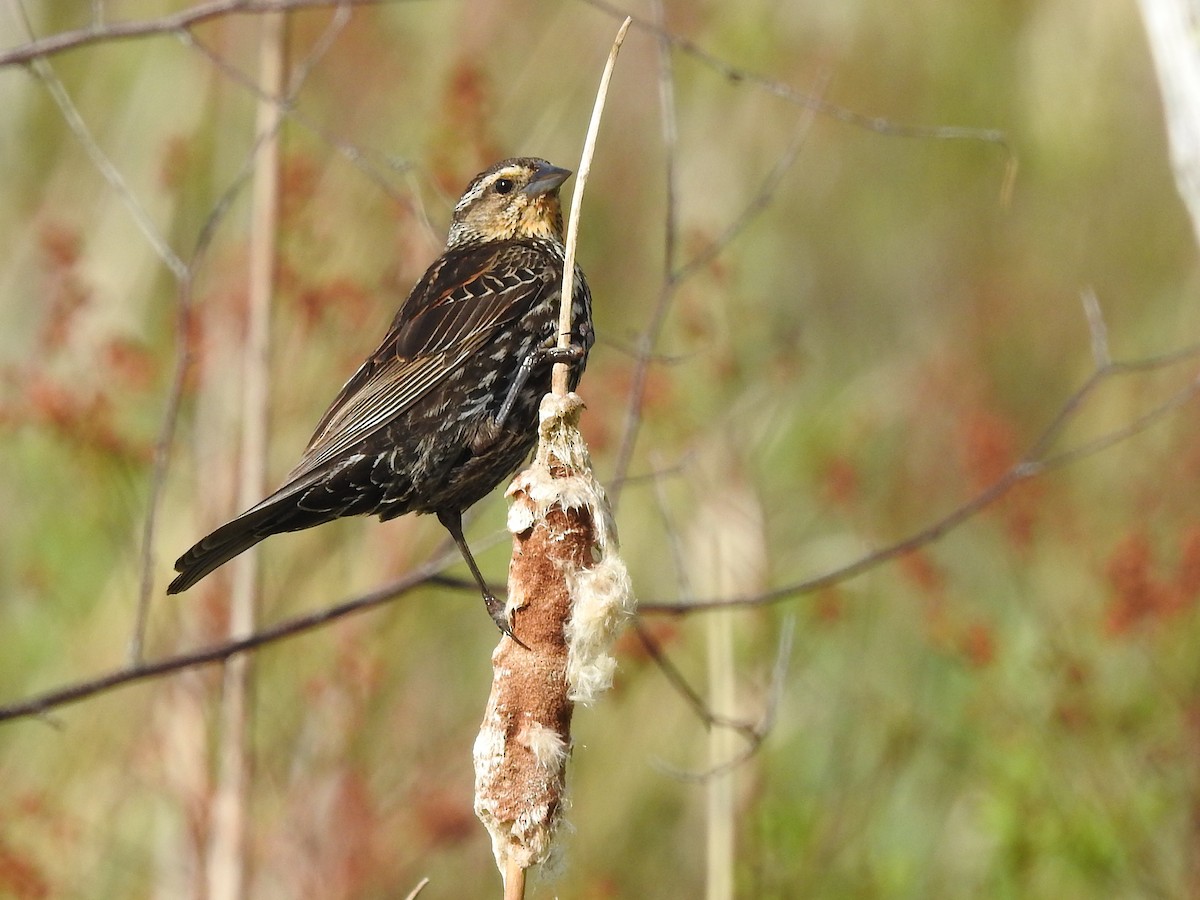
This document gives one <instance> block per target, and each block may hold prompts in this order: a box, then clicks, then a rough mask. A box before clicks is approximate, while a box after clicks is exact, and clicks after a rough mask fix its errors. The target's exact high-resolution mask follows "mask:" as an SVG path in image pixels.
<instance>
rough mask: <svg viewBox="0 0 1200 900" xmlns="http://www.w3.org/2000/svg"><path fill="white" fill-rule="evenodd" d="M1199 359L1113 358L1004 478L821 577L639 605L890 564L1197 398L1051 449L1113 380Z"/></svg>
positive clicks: (1197, 354)
mask: <svg viewBox="0 0 1200 900" xmlns="http://www.w3.org/2000/svg"><path fill="white" fill-rule="evenodd" d="M1197 358H1200V345H1194V346H1190V347H1185V348H1183V349H1180V350H1177V351H1175V352H1172V353H1167V354H1163V355H1161V356H1156V357H1148V358H1146V359H1141V360H1132V361H1129V362H1113V363H1110V364H1109V365H1107V366H1105V367H1103V368H1101V369H1097V370H1096V371H1095V372H1093V373H1092V375H1091V376H1090V377H1089V378H1088V379H1087V380H1086V381H1085V382H1084V383H1083V385H1081V386H1080V387H1079V388H1078V389H1077V390H1076V391H1075V392H1074V393H1073V394H1071V395H1070V396H1069V397H1068V398H1067V399H1066V400H1065V401H1064V402H1063V404H1062V406H1060V407H1059V410H1058V412H1057V413H1056V414H1055V416H1054V418H1053V419H1052V420H1051V422H1050V424H1049V425H1048V426H1047V427H1046V428H1045V429H1044V430H1043V431H1042V433H1041V435H1040V436H1039V437H1038V438H1037V440H1035V441H1034V443H1033V446H1032V447H1031V448H1030V450H1029V451H1028V452H1027V453H1026V454H1025V455H1024V456H1023V457H1022V458H1021V459H1020V460H1019V461H1018V462H1016V463H1014V464H1013V465H1012V466H1011V467H1010V468H1009V469H1008V470H1007V471H1006V472H1005V473H1004V474H1003V475H1001V476H1000V478H998V479H997V480H996V481H994V482H993V483H992V484H990V485H988V486H987V487H986V488H984V489H983V490H981V491H980V492H979V493H977V494H976V495H975V496H974V497H972V498H970V499H969V500H968V501H966V502H965V503H964V504H962V505H961V506H958V507H956V508H955V509H954V510H952V511H951V512H949V513H947V514H946V515H945V516H943V517H941V518H940V519H937V520H935V521H934V522H932V523H931V524H929V525H927V526H925V527H924V528H922V529H920V530H918V531H916V532H914V533H913V534H911V535H909V536H908V537H906V538H903V539H901V540H899V541H896V542H894V543H892V544H888V545H887V546H885V547H882V548H880V549H878V550H875V551H873V552H871V553H868V554H866V555H865V556H862V557H860V558H858V559H856V560H854V561H852V562H849V563H847V564H845V565H843V566H838V567H837V568H835V569H832V570H830V571H828V572H826V573H824V574H822V575H818V576H815V577H813V578H807V579H804V580H802V581H798V582H794V583H792V584H788V585H784V586H781V587H777V588H772V589H770V590H767V591H762V592H760V593H758V594H753V595H747V596H742V597H714V598H711V599H703V600H694V601H691V602H688V603H680V602H676V601H653V600H648V601H647V600H643V601H641V602H640V603H639V604H638V609H639V611H641V612H643V613H684V612H687V613H691V612H700V611H703V610H709V609H724V608H728V607H753V606H766V605H769V604H772V603H778V602H780V601H782V600H789V599H792V598H794V597H798V596H801V595H803V594H811V593H814V592H816V591H819V590H822V589H824V588H827V587H830V586H832V585H834V584H839V583H840V582H843V581H846V580H849V579H850V578H854V577H855V576H857V575H861V574H862V573H864V572H867V571H869V570H871V569H873V568H875V567H876V566H879V565H881V564H883V563H885V562H888V561H890V560H893V559H896V558H897V557H900V556H903V555H905V554H906V553H911V552H912V551H913V550H916V549H917V548H919V547H922V546H924V545H926V544H930V543H933V542H934V541H937V540H939V539H940V538H942V537H944V536H945V535H946V534H948V533H949V532H951V531H953V530H954V528H956V527H957V526H958V525H961V524H962V523H963V522H965V521H967V520H968V519H970V518H972V517H973V516H975V515H976V514H978V513H979V512H981V511H983V510H984V509H986V508H987V507H988V506H990V505H991V504H993V503H995V502H996V501H997V500H999V499H1000V498H1001V497H1003V496H1004V495H1005V494H1007V493H1008V492H1009V491H1010V490H1012V489H1013V488H1014V487H1016V486H1017V485H1018V484H1020V483H1021V482H1023V481H1028V480H1029V479H1031V478H1034V477H1037V476H1038V475H1042V474H1044V473H1046V472H1049V471H1051V470H1053V469H1060V468H1063V467H1065V466H1067V465H1070V464H1071V463H1074V462H1077V461H1078V460H1080V459H1083V458H1085V457H1087V456H1092V455H1094V454H1096V453H1098V452H1100V451H1101V450H1105V449H1108V448H1109V447H1112V446H1113V445H1115V444H1117V443H1120V442H1121V441H1124V440H1127V439H1129V438H1131V437H1133V436H1135V435H1137V434H1140V433H1142V432H1143V431H1145V430H1146V429H1147V428H1149V427H1150V426H1151V425H1153V424H1154V423H1155V422H1158V421H1159V420H1160V419H1162V418H1163V417H1165V416H1166V415H1168V414H1169V413H1171V412H1172V411H1174V410H1176V409H1178V408H1180V407H1181V406H1183V405H1184V404H1186V403H1188V402H1191V401H1192V400H1194V399H1196V397H1197V396H1200V377H1194V378H1192V379H1190V380H1189V381H1188V382H1187V384H1186V385H1185V386H1184V387H1182V388H1180V389H1179V390H1178V391H1176V392H1175V393H1173V394H1171V395H1170V396H1169V397H1167V398H1166V399H1165V400H1163V401H1162V402H1161V403H1159V404H1158V405H1156V406H1154V407H1153V408H1151V409H1150V410H1148V411H1147V412H1146V413H1144V414H1142V415H1141V416H1139V417H1138V418H1136V419H1135V420H1134V421H1133V422H1130V423H1127V424H1126V425H1124V426H1122V427H1120V428H1116V429H1113V430H1112V431H1110V432H1108V433H1106V434H1103V435H1101V436H1100V437H1097V438H1094V439H1092V440H1089V441H1086V442H1084V443H1082V444H1080V445H1078V446H1076V447H1070V448H1068V449H1066V450H1062V451H1060V452H1058V453H1054V454H1051V453H1050V452H1049V451H1050V448H1051V447H1052V446H1053V445H1054V444H1055V442H1056V441H1057V440H1058V439H1059V438H1060V437H1061V436H1062V433H1063V432H1064V431H1065V429H1066V427H1067V425H1068V424H1069V423H1070V422H1072V421H1074V420H1075V418H1076V417H1077V416H1078V414H1079V412H1080V410H1082V409H1083V407H1084V406H1085V405H1086V403H1087V400H1088V399H1089V398H1090V397H1091V396H1092V395H1093V394H1094V393H1095V392H1096V391H1097V390H1098V389H1099V388H1100V386H1101V385H1102V384H1104V383H1106V382H1107V381H1108V380H1110V379H1112V378H1116V377H1120V376H1124V375H1131V374H1135V373H1140V372H1147V371H1153V370H1157V369H1163V368H1166V367H1168V366H1173V365H1175V364H1177V363H1181V362H1185V361H1191V360H1194V359H1197Z"/></svg>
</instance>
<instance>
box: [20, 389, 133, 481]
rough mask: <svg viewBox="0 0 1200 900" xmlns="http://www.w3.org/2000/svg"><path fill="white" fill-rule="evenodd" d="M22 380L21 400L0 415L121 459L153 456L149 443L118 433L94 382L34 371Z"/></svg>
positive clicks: (109, 407) (106, 400)
mask: <svg viewBox="0 0 1200 900" xmlns="http://www.w3.org/2000/svg"><path fill="white" fill-rule="evenodd" d="M13 377H16V376H15V375H13V374H12V373H10V378H13ZM22 382H23V384H22V388H23V391H24V397H23V398H22V402H21V403H20V404H19V405H17V406H16V407H9V408H7V409H4V410H2V411H0V418H4V419H6V420H9V421H15V422H20V423H23V424H26V425H34V426H40V427H43V428H46V429H48V430H49V431H51V432H54V433H55V434H56V435H57V436H59V437H61V438H62V439H63V440H64V441H67V442H69V443H72V444H75V445H77V446H83V447H86V448H87V449H90V450H97V451H99V452H101V453H105V454H108V455H111V456H114V457H119V458H123V459H125V460H130V461H135V462H148V461H149V460H150V459H151V457H152V456H153V448H152V447H151V446H150V445H148V444H140V443H138V442H136V441H132V440H130V439H128V438H126V437H125V436H124V435H122V434H121V433H120V431H119V430H118V429H117V427H116V425H115V424H114V422H113V404H112V402H111V401H110V399H109V398H108V397H107V396H106V395H104V394H101V393H99V392H98V391H97V389H96V385H87V386H84V385H63V384H60V383H58V382H56V381H53V380H51V379H50V378H48V377H45V376H41V375H36V374H35V375H31V376H28V377H26V378H24V379H22Z"/></svg>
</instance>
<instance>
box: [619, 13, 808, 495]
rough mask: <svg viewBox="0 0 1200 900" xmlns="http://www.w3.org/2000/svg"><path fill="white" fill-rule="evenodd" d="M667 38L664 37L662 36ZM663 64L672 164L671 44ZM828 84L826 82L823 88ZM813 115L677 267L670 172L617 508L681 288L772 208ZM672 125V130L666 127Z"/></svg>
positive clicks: (622, 446) (623, 444)
mask: <svg viewBox="0 0 1200 900" xmlns="http://www.w3.org/2000/svg"><path fill="white" fill-rule="evenodd" d="M663 33H665V32H663ZM659 53H660V59H661V60H662V62H660V65H659V80H660V88H659V96H660V98H661V102H662V103H663V104H664V107H663V110H662V117H663V120H664V124H663V139H664V141H666V142H667V145H666V150H667V156H668V159H669V158H670V157H671V156H673V155H674V153H675V149H676V148H675V126H674V124H673V122H674V118H675V108H674V91H673V90H672V89H670V88H669V87H666V86H661V82H663V81H665V80H668V79H670V77H671V69H670V62H669V55H668V54H667V42H666V41H665V39H661V38H660V44H659ZM824 81H825V79H822V85H823V84H824ZM813 118H814V113H813V111H812V110H811V109H806V110H805V111H804V113H803V114H802V115H801V116H800V120H799V122H797V125H796V130H795V132H794V133H793V136H792V140H791V141H790V142H789V143H788V145H787V147H785V148H784V151H783V153H782V154H781V155H780V157H779V158H778V159H777V160H776V161H775V165H773V166H772V167H771V171H770V172H768V173H767V175H766V177H765V178H764V179H763V181H762V184H761V185H760V186H759V189H758V191H756V192H755V194H754V196H753V197H751V198H750V200H749V202H748V203H747V204H746V205H745V206H744V207H743V208H742V210H741V212H739V213H738V215H737V217H736V218H735V219H734V220H733V221H732V222H731V223H730V224H729V225H728V226H727V227H726V229H725V230H724V231H723V232H722V233H721V235H720V236H719V237H718V238H717V239H716V240H715V241H713V242H712V244H710V245H709V246H708V247H707V248H706V249H705V250H703V251H701V252H700V253H698V254H697V255H696V256H694V257H693V258H692V259H690V260H688V261H687V262H685V263H683V264H682V265H679V266H676V265H675V264H674V263H673V262H672V259H673V258H674V256H675V255H676V250H675V248H676V246H677V243H678V235H677V230H678V225H677V222H676V214H675V212H673V210H672V206H673V205H674V204H675V202H676V201H675V200H674V199H673V198H674V195H675V191H676V188H675V185H674V178H675V176H674V169H673V167H671V166H668V168H667V173H666V177H667V214H666V229H665V231H666V233H665V236H664V241H665V248H666V252H665V254H664V255H665V257H666V270H665V272H664V275H663V280H662V284H661V286H660V288H659V292H658V297H657V299H656V300H655V303H654V308H653V310H652V311H651V313H650V318H649V320H648V321H647V322H646V325H645V326H644V327H643V329H642V332H641V335H640V336H639V337H638V342H637V347H636V352H637V362H636V363H635V364H634V368H633V376H632V379H631V383H630V388H629V401H628V403H627V404H626V407H625V424H624V426H623V427H622V429H621V441H620V443H619V445H618V447H617V454H616V462H615V464H614V467H613V478H612V484H613V506H614V507H615V506H616V505H617V504H618V503H619V502H620V495H621V488H622V486H623V485H624V483H625V482H626V480H627V475H628V472H629V467H630V465H631V464H632V462H633V451H634V448H635V446H636V444H637V437H638V433H639V431H640V430H641V422H642V406H643V404H644V402H645V394H646V383H647V378H648V376H649V369H650V363H651V362H652V361H653V359H654V351H655V348H656V346H657V344H658V340H659V338H660V336H661V335H662V330H663V326H664V324H665V323H666V318H667V314H668V312H669V311H670V308H671V305H672V304H673V302H674V300H675V296H676V294H677V293H678V291H679V288H680V287H682V285H683V283H684V282H685V281H687V280H688V279H689V278H691V277H692V276H693V275H695V274H696V273H697V272H699V271H700V270H702V269H703V268H704V267H705V266H707V265H708V264H709V263H711V262H712V261H713V260H714V259H716V258H717V257H718V256H720V254H721V253H723V252H724V251H725V249H726V248H728V247H729V245H730V244H732V243H733V242H734V241H735V240H737V239H738V237H740V236H741V235H742V233H743V232H744V231H745V230H746V228H747V227H748V226H749V225H750V223H751V222H752V221H753V220H754V219H755V218H756V217H757V216H758V215H760V214H761V213H762V212H763V211H764V210H766V209H767V207H768V206H770V204H771V200H772V198H773V197H774V196H775V193H776V190H777V189H778V187H779V184H780V182H781V181H782V180H783V177H784V175H786V174H787V172H788V170H789V169H790V168H791V167H792V165H793V164H794V163H795V161H796V158H797V157H798V156H799V154H800V151H801V149H802V148H803V147H804V142H805V140H806V139H807V137H808V134H809V131H810V130H811V129H812V124H813ZM668 121H670V122H671V123H672V124H667V123H668Z"/></svg>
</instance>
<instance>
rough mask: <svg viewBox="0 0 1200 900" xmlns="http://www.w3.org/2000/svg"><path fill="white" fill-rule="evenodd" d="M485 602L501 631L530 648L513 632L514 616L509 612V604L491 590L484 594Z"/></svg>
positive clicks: (518, 643)
mask: <svg viewBox="0 0 1200 900" xmlns="http://www.w3.org/2000/svg"><path fill="white" fill-rule="evenodd" d="M483 603H484V605H485V606H486V607H487V611H488V615H489V616H491V617H492V621H493V622H495V623H496V627H497V628H499V629H500V633H501V634H503V635H504V636H505V637H507V638H508V639H509V640H511V641H512V642H513V643H514V644H517V645H518V646H520V647H524V648H525V649H526V650H528V649H529V648H528V647H526V646H525V643H524V642H523V641H522V640H521V639H520V638H519V637H517V636H516V635H515V634H514V633H513V627H512V617H511V616H510V615H509V614H508V608H507V604H506V603H505V602H504V601H503V600H501V599H499V598H498V597H496V595H495V594H493V593H492V592H491V591H488V592H487V593H486V594H484V595H483Z"/></svg>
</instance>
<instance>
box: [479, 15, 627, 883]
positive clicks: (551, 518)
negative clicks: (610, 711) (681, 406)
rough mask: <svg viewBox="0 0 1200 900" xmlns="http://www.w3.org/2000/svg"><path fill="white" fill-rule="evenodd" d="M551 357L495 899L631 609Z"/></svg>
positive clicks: (513, 513)
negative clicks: (578, 712)
mask: <svg viewBox="0 0 1200 900" xmlns="http://www.w3.org/2000/svg"><path fill="white" fill-rule="evenodd" d="M629 24H630V20H629V19H626V20H625V22H624V24H623V25H622V26H621V28H620V30H619V31H618V32H617V37H616V39H615V41H614V42H613V47H612V50H611V51H610V53H609V57H608V62H607V64H606V66H605V70H604V75H603V76H602V78H601V81H600V88H599V90H598V91H597V96H596V105H595V109H594V110H593V113H592V121H591V124H590V126H589V128H588V135H587V138H586V140H585V141H584V151H583V158H582V159H581V160H580V164H579V171H578V175H577V178H576V182H575V193H574V197H573V199H572V204H571V219H570V222H569V224H568V227H567V246H566V265H565V266H564V277H563V286H562V293H561V295H560V296H561V297H563V298H564V299H563V302H562V304H561V322H560V326H559V346H560V347H565V346H566V341H567V340H568V339H569V337H570V334H571V330H572V329H571V319H570V310H571V305H572V304H571V303H570V302H569V299H568V298H570V297H572V296H573V293H574V287H573V286H574V269H575V265H574V259H575V245H576V242H577V240H578V233H579V211H580V205H581V201H582V198H583V191H584V188H585V186H586V184H587V175H588V172H589V171H590V169H591V157H592V154H593V152H594V148H595V144H596V134H597V132H598V129H599V125H600V116H601V113H602V111H603V108H604V99H605V96H606V93H607V89H608V83H609V79H610V78H611V76H612V69H613V65H614V63H615V62H616V57H617V52H618V51H619V50H620V47H621V42H622V41H623V40H624V38H625V33H626V32H627V31H628V29H629ZM566 385H567V368H566V365H564V364H561V363H560V364H556V365H555V369H554V378H553V391H552V393H550V394H547V395H546V396H545V398H543V400H542V405H541V409H540V410H539V424H538V449H537V454H536V456H535V458H534V462H533V464H532V465H531V466H530V467H529V468H528V469H526V470H525V471H524V472H522V473H520V474H519V475H518V476H517V477H516V478H515V479H514V480H513V483H512V485H511V486H510V487H509V490H508V496H509V497H510V498H511V500H512V504H511V506H510V507H509V512H508V528H509V531H510V532H512V535H513V554H512V561H511V563H510V565H509V572H508V604H507V605H508V612H509V613H510V616H511V621H512V623H513V632H514V634H515V636H516V640H515V641H514V640H512V639H511V638H509V637H507V636H506V637H503V638H501V640H500V644H499V646H497V647H496V650H495V652H494V653H493V654H492V673H493V675H492V691H491V695H490V697H489V698H488V705H487V710H486V712H485V713H484V717H483V724H482V725H481V726H480V730H479V737H478V738H477V739H476V741H475V752H474V757H475V814H476V815H477V816H478V817H479V819H480V821H481V822H483V825H484V827H485V828H486V829H487V830H488V833H489V835H490V836H491V839H492V852H493V854H494V855H495V858H496V867H497V868H498V869H499V870H500V874H501V877H502V878H503V879H504V897H505V900H520V898H522V897H524V896H525V876H526V872H527V871H528V869H530V868H531V867H533V866H535V865H541V864H544V863H545V862H546V861H547V860H548V859H549V858H550V857H551V854H552V852H553V850H554V846H555V845H554V836H555V832H556V829H557V826H558V823H559V821H560V819H561V816H562V811H563V807H564V804H565V789H566V764H567V757H568V755H569V754H570V750H571V716H572V714H573V712H574V708H575V704H576V703H584V704H587V703H590V702H591V701H592V700H594V699H595V698H596V697H597V696H598V695H599V694H600V693H601V692H603V691H604V690H606V689H607V688H608V687H609V686H610V685H611V684H612V676H613V672H614V670H615V669H616V661H615V660H614V659H613V658H612V656H610V655H609V648H610V647H611V645H612V641H613V640H614V639H615V637H616V635H617V633H618V631H619V630H620V628H621V626H622V624H623V623H624V622H625V620H626V619H628V617H629V616H630V615H632V612H633V599H632V591H631V589H630V584H629V575H628V573H627V572H626V570H625V565H624V563H622V562H621V560H620V558H619V557H618V556H617V552H616V551H617V540H616V529H615V527H614V525H613V522H612V513H611V510H610V507H609V505H608V500H607V498H606V497H605V496H604V490H603V488H601V487H600V485H599V483H598V482H597V481H596V480H595V478H594V477H593V476H592V468H591V460H590V459H589V457H588V453H587V448H586V446H585V445H584V443H583V438H582V437H581V436H580V434H579V416H580V413H581V412H582V411H583V401H582V400H581V399H580V398H579V396H578V395H576V394H573V393H567V388H566Z"/></svg>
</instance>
